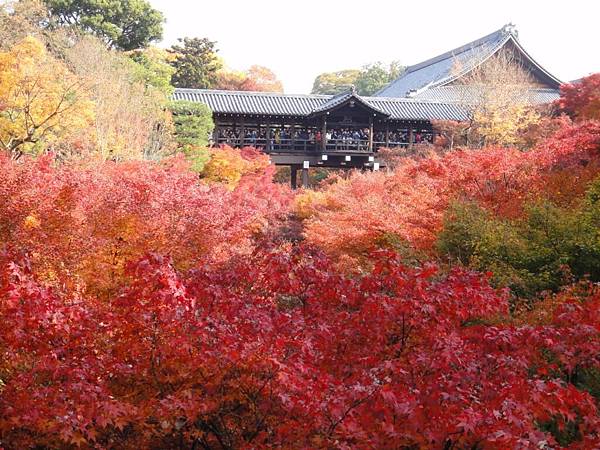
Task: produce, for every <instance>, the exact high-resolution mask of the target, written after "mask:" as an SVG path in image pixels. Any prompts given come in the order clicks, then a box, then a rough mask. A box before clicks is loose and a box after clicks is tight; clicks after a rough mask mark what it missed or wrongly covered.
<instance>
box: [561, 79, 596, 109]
mask: <svg viewBox="0 0 600 450" xmlns="http://www.w3.org/2000/svg"><path fill="white" fill-rule="evenodd" d="M560 93H561V97H560V100H558V106H559V107H560V109H561V110H562V111H564V112H566V113H567V114H569V115H571V116H572V117H574V118H576V119H579V120H586V119H595V120H600V73H595V74H593V75H590V76H587V77H584V78H582V79H581V80H578V81H576V82H574V83H568V84H563V85H562V86H561V87H560Z"/></svg>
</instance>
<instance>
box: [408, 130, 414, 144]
mask: <svg viewBox="0 0 600 450" xmlns="http://www.w3.org/2000/svg"><path fill="white" fill-rule="evenodd" d="M414 143H415V132H414V130H413V127H412V125H410V129H409V130H408V146H409V147H412V146H413V144H414Z"/></svg>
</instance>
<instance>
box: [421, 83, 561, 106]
mask: <svg viewBox="0 0 600 450" xmlns="http://www.w3.org/2000/svg"><path fill="white" fill-rule="evenodd" d="M525 95H526V100H527V102H528V103H529V104H532V105H541V104H547V103H552V102H553V101H555V100H558V98H559V97H560V91H559V90H558V89H550V88H532V89H529V90H528V92H527V93H526V94H525ZM477 97H478V90H477V88H476V87H474V86H469V85H460V84H455V85H449V86H438V87H434V88H431V89H425V90H423V91H421V92H420V93H418V94H416V95H415V96H413V97H412V98H414V99H415V100H423V101H432V102H441V103H464V104H472V103H475V102H476V101H477Z"/></svg>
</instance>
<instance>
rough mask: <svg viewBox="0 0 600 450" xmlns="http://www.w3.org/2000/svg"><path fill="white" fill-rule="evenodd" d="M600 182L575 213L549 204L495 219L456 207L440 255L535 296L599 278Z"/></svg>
mask: <svg viewBox="0 0 600 450" xmlns="http://www.w3.org/2000/svg"><path fill="white" fill-rule="evenodd" d="M599 194H600V180H598V181H596V182H595V183H594V184H593V185H592V186H591V188H590V190H589V191H588V194H587V197H586V200H585V201H584V202H583V204H582V206H581V207H580V208H579V209H576V210H565V209H561V208H558V207H557V206H555V205H554V204H552V203H551V202H549V201H539V202H537V203H534V204H531V205H530V206H529V207H528V208H527V211H526V214H525V217H524V218H523V219H520V220H513V221H511V220H506V219H500V218H496V217H493V216H492V215H491V214H490V213H488V212H487V211H485V210H483V209H482V208H480V207H479V206H477V205H476V204H474V203H460V202H459V203H455V204H454V205H453V206H452V207H451V208H450V209H449V211H448V213H447V214H446V219H445V221H444V229H443V231H442V232H441V234H440V236H439V239H438V249H439V251H440V252H441V253H442V254H444V255H447V256H448V257H450V258H451V259H456V260H458V261H459V262H461V263H462V264H465V265H469V266H471V267H473V268H475V269H477V270H487V271H491V272H493V273H494V280H495V282H496V283H497V284H498V285H501V286H508V287H510V288H511V289H512V290H513V291H514V293H515V294H517V295H519V296H524V297H531V296H534V295H536V294H538V293H539V292H541V291H544V290H553V291H556V290H558V289H559V288H560V287H561V286H562V285H564V284H566V283H567V282H569V281H571V278H572V277H575V278H577V279H581V278H585V277H589V278H590V279H591V280H593V281H598V280H600V228H599V227H598V225H599V223H600V202H599V201H598V198H600V195H599Z"/></svg>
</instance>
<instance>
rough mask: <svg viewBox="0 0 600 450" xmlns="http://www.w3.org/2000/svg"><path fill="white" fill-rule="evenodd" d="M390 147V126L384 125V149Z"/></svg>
mask: <svg viewBox="0 0 600 450" xmlns="http://www.w3.org/2000/svg"><path fill="white" fill-rule="evenodd" d="M389 146H390V124H389V123H387V122H386V123H385V147H386V148H388V147H389Z"/></svg>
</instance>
